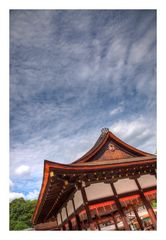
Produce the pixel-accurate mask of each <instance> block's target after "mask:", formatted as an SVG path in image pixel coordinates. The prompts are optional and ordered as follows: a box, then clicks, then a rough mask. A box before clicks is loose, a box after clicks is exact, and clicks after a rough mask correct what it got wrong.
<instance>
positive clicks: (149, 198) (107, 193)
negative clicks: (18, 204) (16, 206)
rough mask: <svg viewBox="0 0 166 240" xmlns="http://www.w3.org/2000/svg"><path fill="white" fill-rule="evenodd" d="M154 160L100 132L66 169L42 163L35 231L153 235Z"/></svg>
mask: <svg viewBox="0 0 166 240" xmlns="http://www.w3.org/2000/svg"><path fill="white" fill-rule="evenodd" d="M156 213H157V210H156V155H154V154H150V153H147V152H143V151H141V150H139V149H136V148H135V147H132V146H130V145H128V144H127V143H125V142H123V141H122V140H120V139H119V138H118V137H116V136H115V135H114V134H113V133H112V132H110V131H109V129H108V128H103V129H102V132H101V135H100V137H99V138H98V140H97V142H96V143H95V145H94V146H93V147H92V148H91V149H90V150H89V151H88V152H87V153H86V154H85V155H84V156H82V157H81V158H80V159H78V160H77V161H75V162H72V163H71V164H60V163H56V162H51V161H48V160H45V162H44V173H43V182H42V186H41V190H40V194H39V198H38V202H37V205H36V208H35V211H34V214H33V218H32V223H33V225H34V227H35V229H36V230H62V231H64V230H100V231H103V230H113V231H114V230H156Z"/></svg>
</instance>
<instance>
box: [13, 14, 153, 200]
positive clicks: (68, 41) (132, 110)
mask: <svg viewBox="0 0 166 240" xmlns="http://www.w3.org/2000/svg"><path fill="white" fill-rule="evenodd" d="M10 44H11V47H10V170H11V180H12V181H13V182H14V186H13V188H12V190H13V192H18V193H21V191H22V189H23V185H24V190H25V191H23V192H22V193H23V194H24V196H27V194H29V193H32V192H33V191H38V190H39V188H40V184H41V179H42V172H43V160H44V159H49V160H53V161H57V162H62V163H69V162H72V161H74V160H76V159H77V158H78V157H80V156H81V154H83V153H85V152H86V151H87V150H88V149H89V148H90V147H91V146H92V145H93V144H94V142H95V141H96V139H97V138H98V136H99V134H100V129H101V128H102V127H105V126H109V127H110V130H112V131H113V132H115V133H116V134H118V136H119V137H121V138H123V139H124V140H126V141H128V142H129V143H130V144H133V145H134V146H136V147H140V148H141V149H143V150H145V151H150V152H154V151H155V150H156V146H155V133H156V131H155V125H156V121H155V119H156V13H155V11H153V10H147V11H143V10H129V11H127V10H123V11H120V10H119V11H118V10H117V11H115V10H109V11H108V10H107V11H105V10H99V11H98V10H93V11H91V10H87V11H79V10H77V11H76V10H72V11H71V10H65V11H60V10H58V11H54V10H42V11H41V10H12V11H11V13H10ZM20 166H28V167H29V170H28V174H21V175H19V174H15V170H16V169H19V168H20ZM13 169H14V171H13ZM21 179H22V180H21ZM34 182H35V183H34ZM33 183H34V185H33ZM34 195H35V194H34Z"/></svg>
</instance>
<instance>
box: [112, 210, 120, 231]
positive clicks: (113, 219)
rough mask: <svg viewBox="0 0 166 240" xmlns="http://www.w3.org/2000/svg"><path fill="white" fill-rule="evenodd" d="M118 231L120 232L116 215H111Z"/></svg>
mask: <svg viewBox="0 0 166 240" xmlns="http://www.w3.org/2000/svg"><path fill="white" fill-rule="evenodd" d="M111 216H112V219H113V222H114V225H115V228H116V230H119V228H118V225H117V222H116V219H115V217H114V214H113V213H112V214H111Z"/></svg>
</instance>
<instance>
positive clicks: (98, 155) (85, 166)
mask: <svg viewBox="0 0 166 240" xmlns="http://www.w3.org/2000/svg"><path fill="white" fill-rule="evenodd" d="M109 144H111V145H112V146H113V151H112V150H110V149H108V146H109ZM155 161H156V155H153V154H150V153H146V152H143V151H141V150H139V149H136V148H134V147H132V146H130V145H128V144H127V143H125V142H123V141H122V140H120V139H119V138H118V137H116V136H115V135H114V134H113V133H112V132H110V131H109V130H108V129H104V130H103V131H102V134H101V135H100V137H99V138H98V140H97V142H96V143H95V145H94V146H93V147H92V148H91V149H90V150H89V151H88V152H87V153H86V154H85V155H84V156H82V157H81V158H80V159H78V160H77V161H75V162H73V163H71V164H60V163H56V162H51V161H48V160H45V162H44V171H43V181H42V186H41V190H40V194H39V197H38V202H37V206H36V208H35V211H34V215H33V218H32V222H33V224H36V223H37V222H38V219H39V218H40V219H45V218H46V217H47V215H48V214H49V213H50V212H51V211H52V209H54V208H55V207H58V206H56V205H55V199H56V198H57V197H58V195H59V192H60V191H61V189H62V187H63V181H62V179H60V178H59V177H58V173H60V174H62V175H63V174H65V175H66V174H70V173H78V174H81V173H82V172H93V171H97V170H105V169H106V170H108V169H111V168H116V167H125V166H127V167H128V166H133V165H138V164H142V163H143V164H146V163H150V162H155ZM51 171H54V172H55V173H56V176H55V179H56V182H55V183H51V178H50V173H51ZM71 190H72V189H69V190H67V191H66V193H65V194H66V195H65V196H68V195H69V193H70V191H71ZM65 196H64V197H65Z"/></svg>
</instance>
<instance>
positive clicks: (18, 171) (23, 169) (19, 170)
mask: <svg viewBox="0 0 166 240" xmlns="http://www.w3.org/2000/svg"><path fill="white" fill-rule="evenodd" d="M28 173H30V167H29V166H27V165H21V166H19V167H18V168H16V170H15V174H16V175H19V176H21V175H23V174H28Z"/></svg>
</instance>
